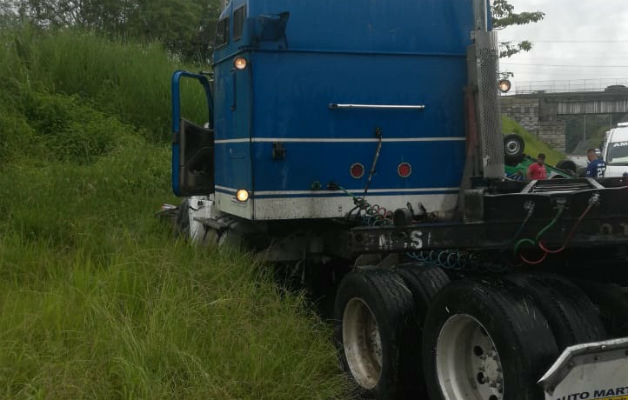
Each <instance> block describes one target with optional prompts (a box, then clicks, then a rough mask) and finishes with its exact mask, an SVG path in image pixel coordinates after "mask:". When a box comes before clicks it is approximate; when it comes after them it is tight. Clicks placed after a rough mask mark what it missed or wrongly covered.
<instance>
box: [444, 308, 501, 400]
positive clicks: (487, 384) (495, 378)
mask: <svg viewBox="0 0 630 400" xmlns="http://www.w3.org/2000/svg"><path fill="white" fill-rule="evenodd" d="M435 357H436V358H435V359H436V361H435V363H436V369H437V377H438V381H439V384H440V389H441V390H442V395H443V396H444V398H445V399H446V400H461V399H474V400H501V399H503V391H504V388H503V384H504V381H503V368H502V366H501V359H500V357H499V353H498V352H497V349H496V347H495V345H494V342H493V341H492V338H491V337H490V336H489V335H488V333H487V330H486V329H485V328H484V326H483V325H482V324H481V323H480V322H479V321H478V320H476V319H475V318H474V317H472V316H470V315H466V314H457V315H454V316H452V317H450V318H449V319H448V320H447V321H446V323H444V325H443V326H442V330H441V331H440V334H439V336H438V341H437V346H436V356H435Z"/></svg>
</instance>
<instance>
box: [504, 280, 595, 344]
mask: <svg viewBox="0 0 630 400" xmlns="http://www.w3.org/2000/svg"><path fill="white" fill-rule="evenodd" d="M505 279H507V280H509V281H510V282H512V283H514V284H515V285H516V286H518V287H519V288H521V289H523V291H524V294H525V295H528V296H530V297H531V300H532V301H533V302H534V303H536V305H537V306H538V308H539V309H540V310H541V311H542V312H543V315H544V316H545V318H546V319H547V321H549V326H550V328H551V331H552V332H553V334H554V337H555V338H556V343H557V344H558V349H559V350H561V351H562V350H564V349H565V348H566V347H568V346H572V345H574V344H578V343H588V342H595V341H599V340H604V339H605V338H606V330H605V329H604V325H603V324H602V321H601V319H600V318H599V315H598V313H597V309H596V308H595V306H594V305H593V303H591V301H590V300H589V299H588V297H586V295H585V294H584V293H583V292H582V291H581V290H580V288H579V287H577V286H575V285H574V284H572V283H571V282H569V281H568V280H566V279H563V278H562V277H560V276H557V275H551V274H536V275H533V274H510V275H506V277H505Z"/></svg>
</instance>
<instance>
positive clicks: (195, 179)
mask: <svg viewBox="0 0 630 400" xmlns="http://www.w3.org/2000/svg"><path fill="white" fill-rule="evenodd" d="M182 78H190V79H196V80H197V81H199V83H200V84H201V85H202V86H203V88H204V91H205V94H206V100H207V102H208V115H209V118H208V121H209V122H208V126H204V127H201V126H198V125H196V124H194V123H192V122H190V121H188V120H186V119H184V118H182V117H181V104H180V81H181V79H182ZM171 90H172V102H173V103H172V113H173V144H172V166H171V168H172V186H173V193H175V195H176V196H192V195H207V194H210V193H214V126H213V121H212V114H213V112H212V108H213V102H212V92H211V90H210V82H208V78H206V77H205V76H204V75H199V74H193V73H190V72H186V71H176V72H175V73H174V74H173V78H172V86H171Z"/></svg>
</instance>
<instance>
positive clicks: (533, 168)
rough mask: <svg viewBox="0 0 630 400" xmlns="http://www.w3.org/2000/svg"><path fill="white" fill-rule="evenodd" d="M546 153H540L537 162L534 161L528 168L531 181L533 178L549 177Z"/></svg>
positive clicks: (528, 176)
mask: <svg viewBox="0 0 630 400" xmlns="http://www.w3.org/2000/svg"><path fill="white" fill-rule="evenodd" d="M545 158H546V157H545V155H544V154H543V153H540V154H539V155H538V158H537V159H536V162H535V163H532V164H531V165H530V166H529V168H527V179H529V180H530V181H533V180H538V181H539V180H542V179H547V168H546V167H545Z"/></svg>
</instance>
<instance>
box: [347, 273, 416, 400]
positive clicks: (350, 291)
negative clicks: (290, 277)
mask: <svg viewBox="0 0 630 400" xmlns="http://www.w3.org/2000/svg"><path fill="white" fill-rule="evenodd" d="M413 309H414V307H413V296H412V294H411V291H410V290H409V289H408V288H407V286H405V284H404V282H403V281H402V279H401V278H400V277H399V276H398V275H397V274H395V273H394V272H392V271H389V270H380V269H371V270H364V271H354V272H350V273H349V274H348V275H346V276H345V277H344V279H343V280H342V281H341V284H340V285H339V289H338V291H337V297H336V299H335V320H336V322H337V324H336V327H335V339H336V340H335V341H336V345H337V348H338V351H339V355H340V360H341V364H342V367H343V369H344V370H345V371H346V372H347V373H348V374H349V375H350V377H351V379H352V382H353V384H354V386H355V392H356V393H357V394H358V395H360V396H361V397H368V398H376V399H399V398H403V395H404V386H405V381H404V376H403V373H404V368H403V367H402V363H403V357H404V352H405V351H406V349H405V343H406V340H405V335H407V334H408V332H409V329H410V327H411V323H412V320H413Z"/></svg>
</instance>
